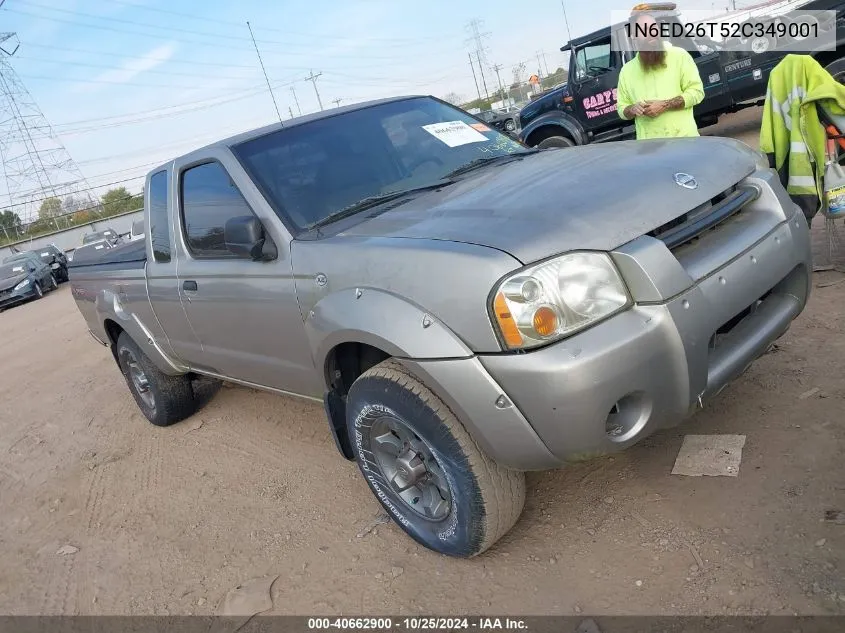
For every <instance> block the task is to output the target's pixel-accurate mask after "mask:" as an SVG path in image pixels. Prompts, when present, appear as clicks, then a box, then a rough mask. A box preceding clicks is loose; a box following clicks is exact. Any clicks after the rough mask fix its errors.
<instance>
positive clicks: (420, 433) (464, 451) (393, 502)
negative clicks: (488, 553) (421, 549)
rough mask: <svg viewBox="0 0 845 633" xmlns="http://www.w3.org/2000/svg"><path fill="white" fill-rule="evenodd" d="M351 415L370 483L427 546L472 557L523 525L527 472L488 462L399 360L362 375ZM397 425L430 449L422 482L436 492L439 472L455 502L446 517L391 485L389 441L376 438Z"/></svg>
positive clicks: (358, 456) (356, 447) (351, 398)
mask: <svg viewBox="0 0 845 633" xmlns="http://www.w3.org/2000/svg"><path fill="white" fill-rule="evenodd" d="M346 411H347V426H348V429H349V434H350V437H351V439H352V444H353V446H354V452H355V456H356V459H357V461H358V466H359V468H360V469H361V473H362V474H363V475H364V480H365V481H366V482H367V485H368V486H369V487H370V490H372V492H373V494H374V495H375V496H376V499H378V500H379V502H380V503H381V504H382V506H384V508H385V510H386V511H387V513H388V515H390V516H391V518H392V519H393V520H394V521H395V522H396V524H397V525H399V527H400V528H402V530H404V531H405V532H406V533H407V534H408V535H409V536H410V537H411V538H413V539H414V540H415V541H417V542H418V543H420V544H421V545H423V546H425V547H427V548H429V549H431V550H434V551H436V552H439V553H441V554H446V555H448V556H455V557H462V558H469V557H472V556H476V555H478V554H480V553H482V552H484V551H485V550H487V549H488V548H489V547H491V546H492V545H493V544H494V543H495V542H496V541H498V540H499V539H500V538H501V537H502V536H503V535H504V534H505V533H507V532H508V530H510V529H511V527H513V525H514V523H516V521H517V519H518V518H519V515H520V514H521V512H522V508H523V506H524V504H525V475H524V473H522V472H518V471H513V470H508V469H506V468H503V467H501V466H499V465H498V464H497V463H495V462H494V461H493V460H492V459H490V458H489V457H487V456H486V455H485V454H484V453H483V452H482V451H481V449H480V448H479V447H478V445H477V444H476V443H475V441H474V440H473V439H472V437H470V435H469V433H467V431H466V429H464V427H463V425H462V424H461V423H460V421H459V420H458V419H457V418H456V417H455V415H454V414H453V413H452V412H451V411H450V410H449V408H448V407H447V406H446V405H445V404H444V403H443V402H442V401H441V400H440V399H439V398H438V397H437V396H436V395H434V393H432V392H431V391H430V390H429V389H428V388H427V387H426V386H425V385H423V384H422V383H421V382H420V381H419V380H418V379H417V378H415V377H414V376H412V375H411V374H410V373H408V371H407V370H406V369H405V368H404V367H403V366H402V365H401V364H400V363H399V362H397V361H395V360H387V361H384V362H382V363H380V364H379V365H376V366H375V367H373V368H371V369H369V370H368V371H366V372H365V373H364V374H362V375H361V376H360V377H359V378H358V380H356V381H355V383H354V384H353V385H352V388H351V389H350V390H349V397H348V399H347V405H346ZM397 423H398V424H399V425H404V427H405V428H406V430H409V431H410V434H411V435H412V436H413V438H415V439H416V441H417V442H418V443H419V444H421V445H424V448H425V449H427V450H428V452H429V455H428V457H427V461H426V460H423V461H421V462H417V463H418V464H420V463H421V464H426V466H425V467H424V468H423V470H424V471H425V475H423V480H424V482H423V485H424V486H428V487H429V488H430V485H431V484H430V483H428V482H427V481H425V478H426V477H428V478H429V479H428V481H431V478H432V473H435V472H436V473H439V475H438V476H435V477H434V479H435V480H437V481H441V482H445V483H446V485H447V488H448V492H447V493H446V494H447V496H449V497H450V499H449V501H450V503H449V506H448V511H446V509H443V512H444V514H443V515H442V517H440V518H427V517H424V516H423V515H422V514H420V509H419V508H414V507H413V506H412V503H416V502H418V501H419V497H417V498H416V499H415V500H414V501H412V502H411V503H409V502H408V501H406V500H405V499H403V498H402V497H401V496H400V493H399V492H398V487H397V486H394V485H393V484H392V483H391V482H390V481H388V478H389V475H387V474H386V472H385V467H384V466H383V464H384V463H385V462H384V461H382V460H381V459H380V457H379V455H380V453H379V452H378V451H380V450H382V449H381V447H382V446H384V445H385V444H386V443H385V442H384V440H381V441H377V439H378V438H382V437H386V436H387V434H384V435H382V434H381V431H380V429H382V430H383V429H384V428H385V427H386V425H391V424H397ZM391 432H392V431H391ZM376 436H378V437H376ZM398 437H399V436H397V438H398ZM400 443H401V442H400ZM387 444H390V442H387ZM403 446H405V447H407V446H408V445H407V444H403ZM398 450H399V451H403V450H406V451H407V450H408V449H407V448H405V449H401V448H400V449H398ZM414 451H415V449H413V448H412V449H411V452H412V453H413V452H414ZM382 454H383V450H382ZM401 454H404V453H401ZM420 454H421V453H419V454H417V457H419V455H420ZM432 460H433V461H434V464H432V463H431V461H432ZM397 461H398V460H397ZM398 476H399V475H398V474H397V477H398ZM395 480H396V478H394V481H395ZM404 483H407V480H405V482H404ZM409 490H410V491H412V492H413V491H414V490H419V491H421V490H422V489H417V488H410V489H409ZM422 496H424V497H425V495H422ZM443 496H444V495H443V494H441V498H442V497H443ZM426 498H428V497H426ZM423 505H425V500H424V503H423Z"/></svg>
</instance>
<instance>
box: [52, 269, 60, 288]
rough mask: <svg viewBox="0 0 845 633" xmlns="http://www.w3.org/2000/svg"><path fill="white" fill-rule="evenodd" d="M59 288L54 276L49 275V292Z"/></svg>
mask: <svg viewBox="0 0 845 633" xmlns="http://www.w3.org/2000/svg"><path fill="white" fill-rule="evenodd" d="M58 287H59V282H58V281H57V280H56V276H55V275H54V274H53V273H50V290H56V289H57V288H58Z"/></svg>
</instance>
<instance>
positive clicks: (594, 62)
mask: <svg viewBox="0 0 845 633" xmlns="http://www.w3.org/2000/svg"><path fill="white" fill-rule="evenodd" d="M639 6H640V7H642V8H645V7H646V6H648V5H646V4H643V5H639ZM652 6H654V7H659V8H660V9H661V11H663V13H661V16H660V21H661V22H675V23H678V22H681V17H680V15H681V14H680V13H679V12H678V11H677V7H676V5H675V4H674V3H660V4H659V5H658V4H654V5H652ZM800 9H801V10H802V11H809V10H814V11H821V10H824V11H835V12H836V15H837V16H838V19H837V20H836V22H835V24H834V25H832V28H835V29H836V35H835V37H836V43H837V45H836V50H818V51H814V52H811V53H810V54H811V55H812V56H813V57H814V58H815V59H816V60H818V62H819V63H820V64H821V65H822V66H825V67H826V68H827V70H828V71H829V72H830V73H831V74H832V75H834V76H835V77H837V78H838V79H839V80H840V81H842V79H843V78H845V55H843V52H842V51H843V50H845V20H843V19H842V17H843V9H845V1H843V0H812V1H811V2H809V3H807V4H805V5H802V6H801V7H800ZM779 19H787V16H784V15H781V16H780V17H779ZM625 27H626V25H625V24H615V25H613V26H608V27H604V28H603V29H600V30H598V31H595V32H593V33H590V34H588V35H584V36H582V37H578V38H575V39H573V40H572V41H571V42H569V43H568V44H566V45H565V46H563V47H561V49H560V50H561V51H564V52H566V51H569V52H570V56H569V59H570V67H569V76H568V80H567V85H565V86H562V87H560V88H558V89H556V90H552V91H550V92H549V93H547V94H545V95H543V96H541V97H539V98H537V99H535V100H534V101H532V102H531V103H529V104H528V105H526V106H525V107H524V108H522V111H521V112H520V113H519V115H518V117H517V118H518V126H519V129H520V131H519V139H520V140H521V141H523V142H524V143H525V144H527V145H529V146H530V147H541V148H548V147H571V146H573V145H586V144H588V143H596V142H605V141H619V140H625V139H630V138H634V136H635V134H636V132H635V129H634V124H633V122H631V121H625V120H623V119H622V118H621V117H620V116H619V114H618V112H617V110H616V101H617V99H616V89H617V84H618V83H619V72H620V71H621V70H622V66H623V65H624V64H625V62H626V61H628V60H630V59H633V57H634V55H635V51H634V45H633V42H631V40H630V38H629V36H628V35H629V33H628V31H627V30H626V28H625ZM706 43H707V44H708V46H709V48H708V46H704V45H701V46H700V50H693V51H690V55H692V57H693V59H694V60H695V63H696V65H697V66H698V72H699V74H700V75H701V79H702V81H703V83H704V89H705V97H704V101H702V102H701V103H700V104H699V105H697V106H696V107H695V109H694V113H695V117H696V120H697V122H698V125H699V127H706V126H708V125H713V124H715V123H716V122H717V121H718V118H719V116H721V115H722V114H726V113H729V112H737V111H739V110H742V109H744V108H748V107H752V106H759V105H762V104H763V103H764V101H765V97H766V89H767V87H768V80H769V74H770V73H771V71H772V69H773V68H774V67H775V66H776V65H777V64H778V63H779V62H780V61H781V60H782V59H783V58H784V57H785V56H786V55H787V54H789V53H790V52H792V51H794V48H793V49H787V48H784V49H777V48H776V47H770V46H768V45H765V46H762V45H761V47H759V48H758V47H756V46H753V47H752V48H753V50H754V51H757V50H760V51H761V52H759V53H758V52H752V51H749V50H731V49H727V50H719V49H712V47H713V46H715V44H714V43H713V42H712V41H710V40H708V41H707V42H706Z"/></svg>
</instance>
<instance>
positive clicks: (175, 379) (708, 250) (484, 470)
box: [71, 97, 812, 557]
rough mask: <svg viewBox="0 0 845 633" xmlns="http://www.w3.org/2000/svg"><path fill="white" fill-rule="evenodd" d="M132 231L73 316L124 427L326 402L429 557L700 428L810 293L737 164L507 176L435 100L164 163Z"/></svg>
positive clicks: (769, 205)
mask: <svg viewBox="0 0 845 633" xmlns="http://www.w3.org/2000/svg"><path fill="white" fill-rule="evenodd" d="M177 192H178V196H177ZM176 200H178V201H179V205H178V206H174V202H175V201H176ZM144 217H145V219H146V221H147V226H148V227H150V229H149V232H150V239H149V240H143V241H138V242H134V243H130V244H128V245H126V246H121V247H118V248H115V249H112V250H109V251H101V254H100V255H99V256H96V255H95V256H94V257H92V258H91V259H89V260H87V261H86V262H77V261H76V260H77V259H79V258H78V256H77V258H75V261H74V262H73V264H72V268H71V288H72V291H73V296H74V298H75V301H76V305H77V307H78V309H79V311H80V313H81V315H82V316H83V318H84V319H85V322H86V324H87V326H88V328H89V330H90V331H91V333H92V334H93V336H94V338H96V339H97V340H99V341H100V342H101V343H102V344H103V345H105V346H108V347H109V348H110V349H111V353H112V355H113V357H114V359H115V361H116V362H117V365H118V367H119V369H120V371H121V372H122V373H123V375H124V377H125V379H126V383H127V386H128V388H129V390H130V392H131V393H132V395H133V397H134V398H135V401H136V403H137V405H138V407H139V408H140V410H141V411H142V412H143V414H144V415H145V416H146V418H147V419H148V420H149V421H150V422H152V423H153V424H156V425H160V426H164V425H170V424H173V423H176V422H178V421H179V420H182V419H184V418H186V417H188V416H190V415H191V414H193V413H194V412H195V411H196V408H197V406H198V403H197V400H196V399H195V398H194V392H193V387H192V378H193V377H194V376H196V375H205V376H210V377H212V378H218V379H226V380H230V381H234V382H237V383H240V384H244V385H248V386H251V387H255V388H261V389H266V390H268V391H271V392H275V393H287V394H296V395H299V396H303V397H305V398H309V399H312V400H317V401H320V400H322V402H323V403H324V406H325V410H326V413H327V419H328V429H329V431H330V432H331V434H332V436H333V437H334V440H335V443H336V445H337V447H338V449H339V451H340V453H341V454H342V455H343V456H344V457H346V458H347V459H354V460H356V461H357V462H358V466H359V469H360V471H361V473H362V475H363V477H364V479H365V481H366V483H367V485H368V486H369V487H370V489H371V490H372V492H373V494H374V495H375V497H376V498H377V499H378V501H379V502H380V503H381V504H382V505H383V506H384V508H385V510H386V512H388V513H389V515H390V516H391V517H392V518H393V519H394V521H395V522H396V523H397V524H398V525H399V527H400V528H401V529H403V530H404V531H405V532H406V533H408V534H409V535H410V536H411V537H412V538H413V539H415V540H416V541H418V542H419V543H421V544H423V545H424V546H426V547H429V548H431V549H433V550H435V551H438V552H441V553H444V554H448V555H450V556H464V557H466V556H473V555H476V554H479V553H480V552H483V551H484V550H486V549H487V548H489V547H490V546H491V545H493V543H495V542H496V541H497V540H498V539H499V538H500V537H501V536H502V535H503V534H505V533H506V532H507V531H508V530H509V529H510V528H511V526H513V524H514V522H515V521H516V520H517V518H518V517H519V515H520V512H521V511H522V508H523V503H524V500H525V492H526V491H525V478H524V474H523V473H524V471H529V470H542V469H549V468H558V467H561V466H563V465H565V464H566V463H567V462H569V461H572V460H581V459H585V458H588V457H590V456H594V455H605V454H607V453H612V452H614V451H620V450H623V449H625V448H627V447H630V446H631V445H633V444H635V443H637V442H639V441H640V440H642V439H643V438H645V437H647V436H649V435H650V434H652V433H653V432H655V431H656V430H658V429H661V428H664V427H667V426H671V425H675V424H678V423H679V422H681V421H682V420H684V419H685V418H687V417H688V416H689V415H691V414H692V413H693V412H694V411H695V410H696V409H697V408H699V407H703V406H706V405H707V404H708V403H710V402H711V400H713V399H714V398H716V397H717V396H718V394H719V392H721V390H722V389H723V388H724V387H725V386H726V385H728V384H729V383H730V382H731V381H732V380H734V379H735V378H737V377H738V376H739V375H740V374H742V373H743V372H744V371H745V369H747V368H748V367H749V365H751V364H752V363H753V362H754V361H755V359H757V358H758V357H760V356H761V355H762V354H764V353H765V352H766V350H767V349H768V348H769V347H770V346H771V345H772V344H773V343H774V341H776V340H777V339H778V338H779V337H780V336H782V335H783V334H784V333H785V332H786V331H787V329H788V328H789V327H790V324H791V323H792V321H793V320H794V319H795V318H796V317H797V316H798V315H799V314H800V313H801V312H802V310H803V309H804V307H805V305H806V302H807V298H808V296H809V293H810V286H811V284H810V278H811V274H812V273H811V270H812V262H811V253H810V236H809V229H808V227H807V222H806V221H805V220H804V216H803V214H802V213H801V212H800V210H798V208H797V207H796V206H795V205H794V204H792V203H791V202H790V199H789V197H788V196H787V194H786V191H785V190H784V188H783V186H782V185H781V184H780V181H779V178H778V175H777V173H776V172H775V171H774V170H772V169H770V168H769V167H768V162H767V160H766V158H765V156H763V155H762V154H760V153H759V152H756V151H754V150H752V149H751V148H749V147H748V146H747V145H745V144H743V143H741V142H738V141H734V140H731V139H727V138H719V137H702V138H685V139H668V140H667V139H664V140H652V141H642V142H622V143H617V144H615V145H614V146H612V147H611V146H607V145H601V144H597V145H591V146H586V147H580V148H574V149H571V150H565V151H561V150H536V149H529V148H526V147H525V146H524V145H521V144H520V143H518V142H517V141H515V140H513V139H511V138H510V137H508V136H506V135H504V134H502V133H501V132H498V131H496V130H493V129H490V128H489V127H488V126H481V125H479V123H478V120H477V119H475V118H474V117H472V116H471V115H469V114H467V113H465V112H464V111H462V110H459V109H457V108H455V107H452V106H450V105H449V104H447V103H445V102H443V101H440V100H438V99H435V98H433V97H405V98H395V99H386V100H381V101H375V102H370V103H364V104H356V105H353V106H347V107H344V108H333V109H332V110H330V111H326V112H318V113H315V114H310V115H308V116H305V117H301V118H298V119H293V120H290V121H285V122H284V123H283V124H282V123H278V124H275V125H271V126H268V127H265V128H262V129H259V130H255V131H252V132H248V133H245V134H241V135H239V136H235V137H233V138H230V139H227V140H223V141H220V142H218V143H214V144H212V145H210V146H208V147H205V148H202V149H198V150H196V151H193V152H191V153H189V154H187V155H184V156H180V157H178V158H175V159H174V160H171V161H169V162H167V163H165V164H163V165H161V166H159V167H157V168H155V169H153V170H152V171H151V172H149V174H148V175H147V179H146V184H145V193H144ZM325 503H326V505H327V506H328V505H329V504H330V503H331V501H330V500H325ZM253 520H260V519H257V518H256V519H253ZM561 538H565V535H561Z"/></svg>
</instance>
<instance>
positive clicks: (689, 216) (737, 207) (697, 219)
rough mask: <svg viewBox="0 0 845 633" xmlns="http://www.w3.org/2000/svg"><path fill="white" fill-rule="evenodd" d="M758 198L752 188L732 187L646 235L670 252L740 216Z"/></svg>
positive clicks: (756, 190) (757, 192) (756, 192)
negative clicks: (656, 240)
mask: <svg viewBox="0 0 845 633" xmlns="http://www.w3.org/2000/svg"><path fill="white" fill-rule="evenodd" d="M759 194H760V192H759V190H758V189H756V188H755V187H751V186H742V187H737V186H734V187H731V188H730V189H726V190H725V191H723V192H722V193H720V194H719V195H718V196H716V197H714V198H711V199H710V200H708V201H707V202H705V203H704V204H702V205H700V206H698V207H696V208H695V209H693V210H691V211H688V212H687V213H684V214H683V215H681V216H679V217H677V218H675V219H674V220H672V221H670V222H667V223H666V224H664V225H662V226H659V227H657V228H656V229H655V230H654V231H651V232H650V233H649V235H650V236H651V237H655V238H657V239H659V240H661V241H662V242H663V243H664V244H666V246H667V247H668V248H669V249H670V250H674V249H676V248H679V247H681V246H683V245H685V244H689V243H690V242H692V241H694V240H696V239H698V238H700V237H701V236H702V235H703V234H704V233H707V232H708V231H712V230H714V229H715V228H716V227H718V225H719V224H721V223H722V222H724V221H725V220H728V219H729V218H731V217H733V216H735V215H737V214H738V213H740V212H741V211H742V210H743V208H745V206H746V205H748V204H749V203H750V202H753V201H754V200H755V199H756V198H757V196H758V195H759Z"/></svg>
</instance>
